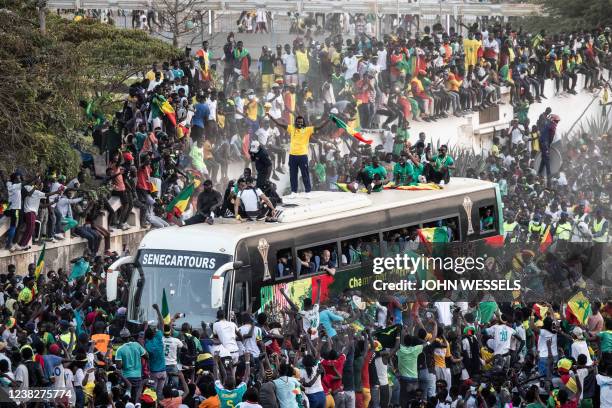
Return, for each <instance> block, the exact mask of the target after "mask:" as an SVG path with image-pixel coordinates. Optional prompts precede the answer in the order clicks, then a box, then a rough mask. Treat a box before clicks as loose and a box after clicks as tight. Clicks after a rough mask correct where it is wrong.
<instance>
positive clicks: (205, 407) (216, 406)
mask: <svg viewBox="0 0 612 408" xmlns="http://www.w3.org/2000/svg"><path fill="white" fill-rule="evenodd" d="M198 408H221V401H220V400H219V396H218V395H215V396H214V397H208V398H206V399H205V400H204V401H202V402H200V405H198Z"/></svg>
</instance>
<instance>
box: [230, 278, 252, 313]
mask: <svg viewBox="0 0 612 408" xmlns="http://www.w3.org/2000/svg"><path fill="white" fill-rule="evenodd" d="M248 295H249V294H248V293H247V283H246V282H236V284H235V285H234V300H233V302H232V311H233V312H234V315H235V316H236V317H238V316H240V313H242V312H243V311H245V310H247V299H248Z"/></svg>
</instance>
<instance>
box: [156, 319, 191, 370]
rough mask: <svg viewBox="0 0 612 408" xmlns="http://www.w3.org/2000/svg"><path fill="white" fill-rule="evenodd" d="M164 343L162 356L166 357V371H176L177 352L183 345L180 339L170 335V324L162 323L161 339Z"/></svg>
mask: <svg viewBox="0 0 612 408" xmlns="http://www.w3.org/2000/svg"><path fill="white" fill-rule="evenodd" d="M162 343H163V344H164V357H165V359H166V372H167V373H175V374H176V373H178V372H179V369H178V352H179V349H182V348H183V347H186V346H185V343H183V342H182V341H181V340H179V339H177V338H176V337H172V326H170V325H164V338H163V339H162Z"/></svg>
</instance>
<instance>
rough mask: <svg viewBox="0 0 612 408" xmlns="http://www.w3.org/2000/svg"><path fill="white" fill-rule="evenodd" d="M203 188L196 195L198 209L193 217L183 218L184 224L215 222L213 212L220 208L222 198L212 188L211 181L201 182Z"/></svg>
mask: <svg viewBox="0 0 612 408" xmlns="http://www.w3.org/2000/svg"><path fill="white" fill-rule="evenodd" d="M203 186H204V190H203V191H202V192H201V193H200V194H199V195H198V211H197V212H196V213H195V214H194V215H193V217H191V218H188V219H187V220H185V224H184V225H193V224H199V223H201V222H206V223H208V224H210V225H212V224H213V223H214V222H215V213H216V212H217V211H218V210H219V209H220V208H221V205H222V204H223V199H222V198H221V194H220V193H219V192H218V191H217V190H214V189H213V186H212V181H210V180H206V181H204V183H203Z"/></svg>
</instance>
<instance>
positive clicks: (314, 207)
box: [140, 177, 494, 255]
mask: <svg viewBox="0 0 612 408" xmlns="http://www.w3.org/2000/svg"><path fill="white" fill-rule="evenodd" d="M493 188H494V183H491V182H488V181H482V180H478V179H467V178H459V177H454V178H452V180H451V182H450V183H449V184H448V185H446V186H444V189H442V190H425V191H401V190H385V191H381V192H378V193H372V194H369V195H368V194H365V193H357V194H353V193H344V192H328V191H325V192H323V191H320V192H313V193H312V197H311V198H298V199H296V200H292V201H291V202H292V203H295V204H297V206H296V207H293V208H288V209H285V211H290V212H292V213H294V214H298V215H297V216H296V217H294V219H296V221H293V222H291V221H290V222H278V223H268V222H263V221H258V222H238V221H236V220H234V219H233V218H232V219H224V218H217V219H215V224H214V225H208V224H206V223H202V224H196V225H191V226H186V227H168V228H162V229H155V230H152V231H150V232H149V233H148V234H147V235H146V236H145V237H144V238H143V240H142V241H141V243H140V249H167V250H183V251H197V252H216V253H228V254H229V255H233V254H234V248H235V246H236V245H237V244H238V242H239V241H240V240H242V239H244V238H248V237H251V236H257V235H262V234H269V233H273V232H278V231H283V230H287V229H294V228H300V227H302V226H307V225H312V224H315V223H322V222H327V221H333V220H337V219H338V218H348V217H358V216H360V215H363V214H367V213H371V212H378V211H384V210H388V209H390V208H395V207H401V206H407V205H416V204H421V203H425V202H429V201H434V200H437V199H439V198H447V197H453V196H461V195H466V194H469V193H472V192H477V191H483V190H488V189H493ZM284 199H285V198H284ZM285 201H287V200H285ZM342 202H346V205H345V206H343V204H342ZM304 214H306V215H304ZM287 218H291V217H287Z"/></svg>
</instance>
